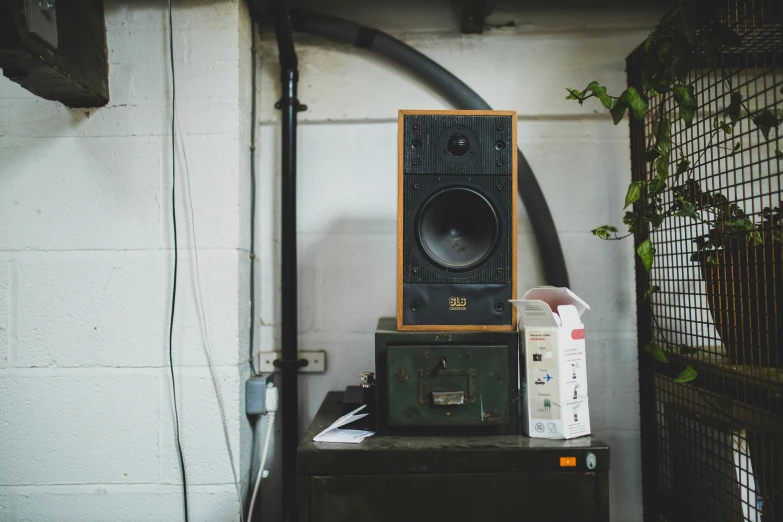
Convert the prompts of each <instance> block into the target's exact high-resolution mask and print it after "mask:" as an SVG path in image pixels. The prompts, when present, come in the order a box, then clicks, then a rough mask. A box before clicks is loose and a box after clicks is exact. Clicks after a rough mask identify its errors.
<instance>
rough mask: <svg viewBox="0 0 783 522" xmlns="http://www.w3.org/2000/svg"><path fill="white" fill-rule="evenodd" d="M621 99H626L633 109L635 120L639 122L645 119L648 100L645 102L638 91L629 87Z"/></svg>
mask: <svg viewBox="0 0 783 522" xmlns="http://www.w3.org/2000/svg"><path fill="white" fill-rule="evenodd" d="M620 98H621V99H622V98H625V101H626V102H627V103H628V106H629V107H630V108H631V112H632V113H633V117H634V118H636V119H637V120H638V121H641V120H643V119H644V116H645V114H647V100H645V99H644V97H642V95H641V94H639V93H638V92H637V91H636V89H634V88H633V87H628V88H627V89H626V90H625V92H623V94H622V95H621V96H620Z"/></svg>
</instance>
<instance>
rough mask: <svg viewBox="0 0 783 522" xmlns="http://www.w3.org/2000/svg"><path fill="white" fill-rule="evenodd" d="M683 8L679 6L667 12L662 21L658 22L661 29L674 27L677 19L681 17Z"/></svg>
mask: <svg viewBox="0 0 783 522" xmlns="http://www.w3.org/2000/svg"><path fill="white" fill-rule="evenodd" d="M681 9H682V8H681V7H680V6H679V5H678V6H677V7H674V8H672V9H670V10H669V11H667V12H666V13H665V14H664V15H663V16H662V17H661V21H660V22H658V26H659V27H672V26H673V25H674V21H675V20H676V18H677V17H678V16H679V15H680V10H681Z"/></svg>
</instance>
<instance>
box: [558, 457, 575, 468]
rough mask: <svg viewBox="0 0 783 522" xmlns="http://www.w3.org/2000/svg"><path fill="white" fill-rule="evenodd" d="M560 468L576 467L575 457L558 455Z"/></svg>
mask: <svg viewBox="0 0 783 522" xmlns="http://www.w3.org/2000/svg"><path fill="white" fill-rule="evenodd" d="M560 467H561V468H574V467H576V457H560Z"/></svg>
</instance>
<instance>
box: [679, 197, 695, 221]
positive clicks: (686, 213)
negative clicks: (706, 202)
mask: <svg viewBox="0 0 783 522" xmlns="http://www.w3.org/2000/svg"><path fill="white" fill-rule="evenodd" d="M680 203H682V210H680V211H679V212H677V213H676V214H675V216H680V217H688V218H691V219H693V220H696V221H698V219H699V215H698V214H697V213H696V209H695V208H694V207H693V204H691V203H690V202H688V201H685V200H684V199H681V200H680Z"/></svg>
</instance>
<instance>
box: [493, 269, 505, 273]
mask: <svg viewBox="0 0 783 522" xmlns="http://www.w3.org/2000/svg"><path fill="white" fill-rule="evenodd" d="M495 272H497V273H498V274H502V273H503V269H502V268H498V269H497V270H495Z"/></svg>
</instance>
